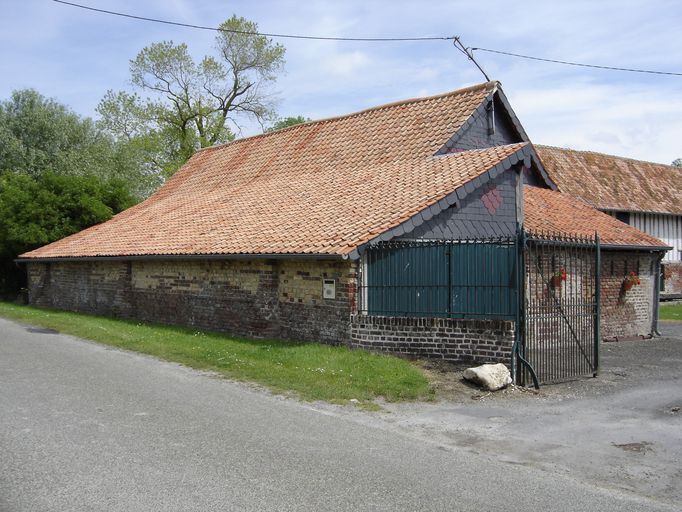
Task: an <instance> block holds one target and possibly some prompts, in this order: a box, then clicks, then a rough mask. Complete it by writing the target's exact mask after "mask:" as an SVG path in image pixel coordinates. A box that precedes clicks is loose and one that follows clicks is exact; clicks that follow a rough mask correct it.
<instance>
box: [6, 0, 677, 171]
mask: <svg viewBox="0 0 682 512" xmlns="http://www.w3.org/2000/svg"><path fill="white" fill-rule="evenodd" d="M74 1H76V3H82V4H86V5H90V6H93V7H98V8H101V9H108V10H114V11H119V12H125V13H130V14H135V15H139V16H147V17H155V18H162V19H167V20H172V21H181V22H185V23H191V24H198V25H208V26H217V25H218V24H220V22H222V21H224V20H225V19H227V18H229V17H230V16H231V15H232V14H237V15H238V16H243V17H245V18H248V19H250V20H252V21H255V22H257V23H258V26H259V29H260V30H262V31H265V32H279V33H293V34H305V35H320V36H345V37H405V36H407V37H410V36H453V35H458V36H460V37H461V40H462V41H463V42H464V43H465V44H466V45H467V46H471V47H482V48H491V49H498V50H504V51H509V52H514V53H522V54H526V55H533V56H538V57H545V58H552V59H559V60H570V61H577V62H585V63H590V64H599V65H607V66H619V67H631V68H643V69H652V70H660V71H671V72H678V73H682V37H680V33H681V31H682V2H681V1H679V0H660V1H659V0H644V1H635V0H632V1H629V0H619V1H610V0H590V1H579V0H578V1H571V2H566V1H563V2H558V1H551V0H544V1H524V0H519V1H517V2H513V3H512V2H509V1H508V0H506V1H498V0H488V1H486V2H480V1H458V0H450V1H444V0H440V1H436V0H420V1H414V0H411V1H403V0H362V1H356V0H337V1H331V0H326V1H325V0H307V1H305V2H302V1H300V0H279V1H275V0H250V1H227V0H136V1H133V0H74ZM0 6H1V7H2V11H0V12H2V17H0V99H5V98H7V97H9V95H10V94H11V92H12V91H13V90H15V89H21V88H27V87H30V88H34V89H36V90H38V91H39V92H41V93H42V94H44V95H46V96H49V97H53V98H55V99H57V100H58V101H60V102H62V103H65V104H67V105H69V106H70V107H71V108H72V109H73V110H74V111H76V112H78V113H79V114H81V115H84V116H90V117H96V111H95V108H96V106H97V104H98V102H99V101H100V99H101V98H102V96H103V95H104V94H105V93H106V91H107V90H108V89H113V90H122V89H124V90H131V85H130V83H129V79H130V74H129V61H130V59H132V58H134V57H135V55H137V53H138V52H139V51H140V50H141V49H142V48H144V47H145V46H147V45H149V44H151V43H153V42H157V41H164V40H172V41H174V42H176V43H179V42H185V43H187V45H188V46H189V49H190V52H191V53H192V55H193V56H194V57H195V58H196V59H200V58H202V57H203V56H204V55H207V54H215V47H214V38H215V33H212V32H210V31H201V30H193V29H189V28H181V27H171V26H167V25H158V24H153V23H148V22H143V21H136V20H130V19H123V18H119V17H114V16H108V15H104V14H99V13H93V12H88V11H84V10H81V9H76V8H74V7H70V6H64V5H60V4H57V3H54V2H52V1H51V0H0ZM277 42H280V43H281V44H283V45H284V46H285V47H286V66H285V71H284V73H283V74H282V75H281V76H280V78H279V79H278V80H277V82H276V83H275V84H274V85H273V86H272V88H271V92H272V94H274V95H275V96H276V98H277V105H278V113H279V115H280V116H281V117H286V116H297V115H303V116H305V117H310V118H312V119H318V118H323V117H329V116H334V115H341V114H346V113H351V112H354V111H358V110H362V109H364V108H368V107H372V106H376V105H379V104H382V103H388V102H393V101H397V100H401V99H406V98H413V97H418V96H424V95H431V94H439V93H443V92H447V91H450V90H454V89H458V88H460V87H465V86H468V85H472V84H476V83H479V82H482V81H485V79H484V78H483V75H482V74H481V73H480V72H479V71H478V69H476V67H475V66H474V65H473V64H472V63H471V62H469V61H468V60H467V59H466V57H465V56H464V55H462V54H461V53H460V52H458V51H457V50H456V49H455V48H454V47H453V45H452V42H451V41H429V42H402V43H366V42H365V43H362V42H331V41H309V40H288V39H280V40H277ZM475 55H476V58H477V60H478V61H479V63H480V64H481V65H482V67H483V68H484V69H485V70H486V72H487V74H488V75H489V76H490V77H491V78H492V79H494V80H499V81H500V82H501V84H502V88H503V90H504V92H505V94H506V95H507V97H508V98H509V100H510V103H511V105H512V107H513V109H514V111H515V113H516V114H517V116H518V117H519V119H520V120H521V123H522V124H523V126H524V128H525V130H526V132H527V133H528V135H529V137H530V139H531V141H532V142H534V143H536V144H548V145H554V146H560V147H568V148H573V149H581V150H592V151H599V152H604V153H611V154H616V155H622V156H627V157H631V158H637V159H642V160H650V161H654V162H662V163H670V162H672V160H674V159H675V158H680V157H682V94H681V93H682V76H664V75H650V74H639V73H622V72H615V71H600V70H594V69H589V68H581V67H572V66H562V65H557V64H550V63H543V62H535V61H528V60H521V59H516V58H512V57H506V56H502V55H496V54H492V53H486V52H480V51H479V52H476V53H475ZM259 131H260V129H259V128H258V127H257V126H256V125H254V123H252V122H245V125H244V129H243V131H242V135H250V134H253V133H257V132H259Z"/></svg>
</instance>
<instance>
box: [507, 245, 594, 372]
mask: <svg viewBox="0 0 682 512" xmlns="http://www.w3.org/2000/svg"><path fill="white" fill-rule="evenodd" d="M521 238H522V240H521V242H522V244H521V243H520V245H522V247H523V248H524V250H523V252H522V255H521V257H522V258H523V260H524V262H523V265H522V267H523V268H524V269H525V280H524V284H525V286H521V287H520V288H521V289H520V293H521V295H522V297H521V300H520V302H521V304H522V308H523V312H522V314H521V315H520V317H521V318H520V325H519V326H518V329H519V330H518V338H517V340H518V341H517V350H516V354H517V362H518V363H519V365H518V366H517V381H518V382H520V383H521V384H526V383H529V382H530V380H531V379H532V380H533V381H535V384H536V385H537V383H538V382H539V383H551V382H559V381H566V380H571V379H574V378H578V377H581V376H586V375H593V376H596V375H597V371H598V369H599V338H600V333H599V315H600V311H599V310H600V291H599V290H600V287H599V281H600V275H599V268H600V251H599V238H598V237H597V236H596V235H595V238H582V237H566V236H561V235H553V234H552V235H550V234H533V233H523V234H522V235H521Z"/></svg>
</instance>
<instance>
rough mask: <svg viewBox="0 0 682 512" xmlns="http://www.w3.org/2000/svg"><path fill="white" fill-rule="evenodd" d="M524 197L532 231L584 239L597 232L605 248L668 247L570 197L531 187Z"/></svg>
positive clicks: (526, 218) (525, 213)
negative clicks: (576, 236) (575, 236)
mask: <svg viewBox="0 0 682 512" xmlns="http://www.w3.org/2000/svg"><path fill="white" fill-rule="evenodd" d="M523 194H524V197H523V202H524V215H525V218H524V224H525V227H526V229H528V230H530V231H535V232H541V231H544V232H548V233H553V234H555V233H560V234H564V235H578V236H581V237H591V236H594V233H595V231H596V232H597V233H599V239H600V241H601V243H602V244H603V245H606V246H637V247H651V248H653V247H660V248H664V247H666V245H665V244H664V243H663V242H661V241H660V240H659V239H658V238H654V237H653V236H651V235H648V234H646V233H643V232H642V231H639V230H638V229H635V228H633V227H632V226H628V225H627V224H625V223H623V222H620V221H619V220H617V219H616V218H615V217H612V216H611V215H609V214H607V213H603V212H600V211H599V210H596V209H594V208H592V207H591V206H589V205H587V204H585V203H584V202H582V201H580V200H577V199H574V198H572V197H570V196H569V195H567V194H563V193H561V192H554V191H552V190H549V189H544V188H538V187H531V186H528V185H526V186H525V187H524V190H523Z"/></svg>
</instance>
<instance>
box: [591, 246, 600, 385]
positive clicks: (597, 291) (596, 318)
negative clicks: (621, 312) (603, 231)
mask: <svg viewBox="0 0 682 512" xmlns="http://www.w3.org/2000/svg"><path fill="white" fill-rule="evenodd" d="M594 242H595V272H594V284H595V289H594V299H595V308H594V309H595V313H594V373H593V376H594V377H596V376H597V375H598V374H599V344H600V342H601V328H600V324H601V247H600V243H599V233H595V235H594Z"/></svg>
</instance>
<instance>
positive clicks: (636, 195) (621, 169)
mask: <svg viewBox="0 0 682 512" xmlns="http://www.w3.org/2000/svg"><path fill="white" fill-rule="evenodd" d="M535 149H536V151H537V153H538V155H539V156H540V160H542V163H543V164H544V166H545V169H546V170H547V173H548V174H549V176H550V177H551V178H552V180H553V181H554V182H555V183H556V184H557V185H558V187H559V190H560V191H562V192H565V193H567V194H569V195H571V196H573V197H576V198H578V199H580V200H582V201H585V202H586V203H588V204H591V205H592V206H594V207H595V208H599V209H600V210H616V211H631V212H652V213H654V212H655V213H669V214H676V215H682V169H679V168H676V167H672V166H669V165H663V164H655V163H651V162H642V161H640V160H631V159H629V158H622V157H618V156H612V155H604V154H601V153H593V152H590V151H574V150H570V149H560V148H554V147H549V146H538V145H536V146H535Z"/></svg>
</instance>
